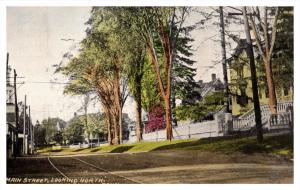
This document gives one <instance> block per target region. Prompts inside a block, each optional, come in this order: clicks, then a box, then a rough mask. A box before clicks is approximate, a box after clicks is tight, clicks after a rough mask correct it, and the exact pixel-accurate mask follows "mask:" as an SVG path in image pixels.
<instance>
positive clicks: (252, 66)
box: [243, 7, 263, 144]
mask: <svg viewBox="0 0 300 190" xmlns="http://www.w3.org/2000/svg"><path fill="white" fill-rule="evenodd" d="M243 16H244V27H245V33H246V40H247V55H248V58H249V62H250V72H251V82H252V93H253V103H254V114H255V123H256V135H257V142H258V143H259V144H261V143H262V142H263V130H262V123H261V112H260V103H259V96H258V88H257V77H256V68H255V59H254V53H253V46H252V41H251V36H250V30H249V23H248V17H247V10H246V7H243Z"/></svg>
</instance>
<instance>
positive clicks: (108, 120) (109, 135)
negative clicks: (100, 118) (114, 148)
mask: <svg viewBox="0 0 300 190" xmlns="http://www.w3.org/2000/svg"><path fill="white" fill-rule="evenodd" d="M105 115H106V125H107V141H108V144H109V145H112V134H111V125H112V122H111V115H110V113H109V111H108V110H107V109H105Z"/></svg>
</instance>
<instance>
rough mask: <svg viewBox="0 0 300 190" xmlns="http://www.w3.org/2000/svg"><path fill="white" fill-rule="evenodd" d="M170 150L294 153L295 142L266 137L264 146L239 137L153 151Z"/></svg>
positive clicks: (243, 136) (201, 140) (285, 136)
mask: <svg viewBox="0 0 300 190" xmlns="http://www.w3.org/2000/svg"><path fill="white" fill-rule="evenodd" d="M170 149H181V150H203V151H216V152H217V151H219V152H223V153H232V152H242V153H244V154H253V153H263V152H265V153H270V152H276V151H278V150H281V149H285V150H288V151H289V152H293V140H292V138H291V136H290V135H289V134H285V135H277V136H265V138H264V142H263V144H257V142H256V137H255V136H245V135H242V136H241V135H238V136H229V137H213V138H206V139H199V140H195V141H191V142H182V143H174V144H169V145H164V146H160V147H157V148H155V149H153V150H152V151H157V150H170Z"/></svg>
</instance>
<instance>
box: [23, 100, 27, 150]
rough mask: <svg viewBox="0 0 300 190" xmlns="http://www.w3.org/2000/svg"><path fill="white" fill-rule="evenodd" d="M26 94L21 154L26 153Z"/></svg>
mask: <svg viewBox="0 0 300 190" xmlns="http://www.w3.org/2000/svg"><path fill="white" fill-rule="evenodd" d="M25 136H26V95H25V104H24V120H23V154H26V149H27V148H26V146H27V145H26V140H25V138H26V137H25Z"/></svg>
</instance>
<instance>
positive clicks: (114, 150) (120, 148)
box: [110, 146, 134, 153]
mask: <svg viewBox="0 0 300 190" xmlns="http://www.w3.org/2000/svg"><path fill="white" fill-rule="evenodd" d="M132 147H134V146H120V147H116V148H114V149H113V150H111V151H110V153H123V152H126V151H128V150H129V149H131V148H132Z"/></svg>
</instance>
